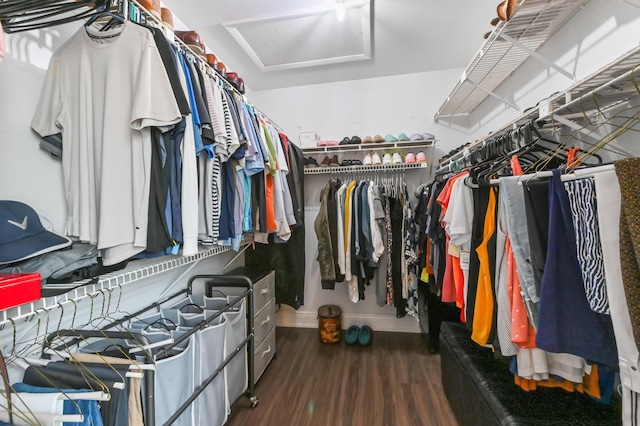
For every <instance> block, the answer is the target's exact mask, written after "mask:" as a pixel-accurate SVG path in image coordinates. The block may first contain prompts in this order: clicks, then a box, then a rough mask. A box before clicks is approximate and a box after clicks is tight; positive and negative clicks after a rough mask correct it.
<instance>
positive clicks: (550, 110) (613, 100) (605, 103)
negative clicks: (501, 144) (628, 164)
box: [438, 47, 640, 172]
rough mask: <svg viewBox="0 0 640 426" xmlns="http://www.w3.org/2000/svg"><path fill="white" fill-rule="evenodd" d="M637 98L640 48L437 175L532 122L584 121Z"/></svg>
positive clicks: (546, 102)
mask: <svg viewBox="0 0 640 426" xmlns="http://www.w3.org/2000/svg"><path fill="white" fill-rule="evenodd" d="M638 96H640V47H636V48H634V49H632V50H630V51H629V52H627V53H625V54H624V55H622V56H621V57H619V58H618V59H616V60H615V61H613V62H611V63H610V64H608V65H606V66H605V67H603V68H601V69H600V70H598V71H596V72H595V73H593V74H591V75H590V76H588V77H586V78H584V79H583V80H581V81H580V82H578V83H576V84H574V85H573V86H571V87H570V88H569V89H567V90H565V91H563V92H558V93H556V94H554V95H552V96H550V97H549V98H547V99H544V100H542V101H540V102H539V103H538V105H536V107H534V108H530V109H528V110H527V111H525V112H524V113H523V114H522V115H521V116H519V117H518V118H516V119H515V120H513V121H511V122H509V123H507V124H505V125H504V126H502V127H501V128H500V129H499V130H498V131H496V132H494V133H492V134H491V136H490V137H489V138H487V139H485V140H484V141H479V142H478V143H475V144H473V145H471V146H470V147H469V148H467V149H465V150H462V151H460V152H459V153H457V154H454V155H453V156H452V157H450V158H449V159H447V161H446V162H444V163H442V164H440V165H439V166H438V172H444V171H447V170H450V168H451V164H452V163H454V162H456V161H458V160H462V159H464V158H466V157H468V155H469V154H470V153H471V152H473V151H474V150H477V149H479V148H480V147H481V146H483V144H484V143H487V142H490V141H491V140H494V139H496V138H498V137H500V136H502V135H503V134H505V133H506V132H509V131H511V130H512V129H514V128H517V127H519V126H521V125H523V124H525V123H527V122H530V121H532V120H538V121H539V122H540V121H545V120H549V119H553V117H557V116H561V117H571V116H576V117H581V118H583V117H587V116H589V115H590V114H593V113H595V112H598V111H605V110H607V109H609V108H611V107H614V106H616V105H619V104H620V103H622V102H625V101H627V100H628V99H631V98H637V97H638Z"/></svg>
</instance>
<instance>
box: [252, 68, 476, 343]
mask: <svg viewBox="0 0 640 426" xmlns="http://www.w3.org/2000/svg"><path fill="white" fill-rule="evenodd" d="M461 72H462V70H461V69H455V70H446V71H437V72H429V73H419V74H408V75H402V76H392V77H382V78H374V79H365V80H355V81H344V82H338V83H329V84H320V85H312V86H301V87H291V88H287V89H277V90H268V91H254V92H253V93H252V97H251V99H252V101H254V102H255V103H256V104H257V105H260V107H261V108H262V109H263V111H267V112H268V114H269V116H270V117H271V118H272V119H273V120H274V121H276V122H277V123H278V124H279V125H280V126H282V127H283V128H284V130H285V131H286V132H287V134H288V135H289V136H290V137H291V139H292V140H294V141H297V139H298V134H299V133H301V132H309V131H313V132H316V133H317V134H319V135H320V137H321V138H322V139H336V140H338V141H339V140H341V139H342V138H344V137H345V136H353V135H358V136H360V137H364V136H366V135H370V136H373V135H375V134H381V135H382V136H384V135H386V134H388V133H391V134H393V135H395V136H397V135H398V133H400V132H404V133H406V134H407V135H409V136H410V135H411V134H412V133H416V132H419V133H424V132H429V133H433V134H435V136H436V137H437V138H438V139H439V140H440V141H439V142H438V143H439V144H440V145H441V146H442V147H444V149H445V150H446V151H448V150H450V149H451V148H452V147H455V146H458V145H460V144H462V143H464V142H466V141H467V139H468V137H467V135H465V134H464V133H463V132H460V131H456V130H454V129H451V128H449V127H447V126H443V125H440V124H435V123H433V122H432V117H433V114H434V113H435V111H436V110H437V109H438V107H439V106H440V104H441V103H442V100H443V99H444V98H445V97H446V95H447V93H448V91H449V89H450V87H452V86H453V85H454V84H455V81H456V80H457V78H458V77H459V76H460V74H461ZM437 151H438V153H437V154H436V155H433V156H432V157H433V158H432V159H434V158H435V159H437V158H439V156H440V155H441V154H442V148H439V149H438V150H437ZM429 153H430V151H429V150H427V154H429ZM360 157H361V156H360ZM317 158H318V161H320V160H321V159H322V156H317ZM328 178H329V177H328V175H306V176H305V204H306V209H305V221H306V222H305V228H306V229H305V231H306V244H305V249H306V279H305V305H304V306H302V307H301V308H300V309H299V310H298V311H297V313H293V312H292V311H290V310H288V309H287V308H286V307H285V308H283V310H282V311H281V312H280V314H279V321H280V324H282V325H291V324H296V325H298V326H308V327H315V326H316V325H317V319H316V316H317V309H318V307H319V306H320V305H323V304H329V303H330V304H337V305H339V306H341V307H342V309H343V323H344V325H345V326H348V325H351V324H359V325H361V324H369V325H372V326H373V328H374V330H388V331H413V332H417V331H418V325H417V321H416V320H415V319H414V318H413V317H409V316H408V317H406V318H404V319H400V320H399V319H397V318H396V314H395V308H392V307H383V308H381V307H379V306H378V305H377V304H376V303H375V288H374V286H371V287H368V288H367V290H366V292H365V300H364V301H360V302H358V303H357V304H354V303H352V302H350V301H349V299H348V292H347V287H346V284H345V283H338V284H336V290H323V289H322V288H321V286H320V271H319V268H318V262H317V261H316V256H317V254H318V248H317V238H316V234H315V231H314V228H313V221H314V220H315V218H316V216H317V214H318V210H319V205H320V204H319V196H320V190H321V189H322V187H323V185H325V184H326V183H327V180H328ZM404 178H405V180H406V181H407V183H408V185H409V188H410V189H411V188H415V187H416V186H417V185H418V184H419V183H420V182H425V181H427V180H428V178H429V174H428V172H427V171H424V170H422V169H418V170H409V171H406V172H405V174H404Z"/></svg>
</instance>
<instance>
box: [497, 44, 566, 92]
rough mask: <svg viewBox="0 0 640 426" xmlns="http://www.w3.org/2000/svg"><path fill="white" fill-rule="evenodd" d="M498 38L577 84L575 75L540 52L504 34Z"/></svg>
mask: <svg viewBox="0 0 640 426" xmlns="http://www.w3.org/2000/svg"><path fill="white" fill-rule="evenodd" d="M498 37H501V38H502V39H504V40H506V41H508V42H509V43H511V44H512V45H514V46H516V47H518V48H520V49H522V50H524V51H525V52H527V53H528V54H529V55H530V56H532V57H534V58H536V59H537V60H538V61H540V62H542V63H543V64H545V65H546V66H548V67H551V68H553V69H554V70H556V71H558V72H559V73H560V74H562V75H564V76H565V77H567V78H568V79H570V80H571V81H573V82H574V83H575V82H576V76H575V75H574V74H571V73H570V72H569V71H567V70H565V69H564V68H562V67H561V66H559V65H557V64H555V63H554V62H551V61H550V60H548V59H547V58H545V57H544V56H542V55H541V54H539V53H538V52H536V51H534V50H531V49H529V48H528V47H527V46H525V45H524V44H522V43H520V42H519V41H518V40H516V39H514V38H513V37H509V36H508V35H506V34H504V33H503V32H501V33H500V34H498Z"/></svg>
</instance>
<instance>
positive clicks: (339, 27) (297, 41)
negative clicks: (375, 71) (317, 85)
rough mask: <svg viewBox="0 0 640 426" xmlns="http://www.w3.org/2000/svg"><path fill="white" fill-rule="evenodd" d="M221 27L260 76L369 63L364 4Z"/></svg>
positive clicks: (368, 25)
mask: <svg viewBox="0 0 640 426" xmlns="http://www.w3.org/2000/svg"><path fill="white" fill-rule="evenodd" d="M345 6H346V14H345V19H344V20H343V21H338V19H337V16H336V9H335V7H328V8H323V9H317V10H304V11H296V12H292V13H289V14H286V15H278V16H272V17H266V18H259V19H253V20H248V21H242V22H235V23H227V24H223V25H224V27H225V28H226V29H227V31H228V32H229V33H230V34H231V36H232V37H233V38H234V39H235V40H236V41H237V42H238V44H239V45H240V46H241V47H242V49H244V51H245V52H246V53H247V55H249V57H250V58H251V59H252V60H253V62H254V63H255V64H256V65H257V66H258V67H259V68H260V69H261V70H263V71H276V70H284V69H293V68H307V67H315V66H318V65H327V64H337V63H344V62H353V61H362V60H367V59H371V25H372V19H371V8H370V5H369V1H368V0H367V1H365V2H349V3H345Z"/></svg>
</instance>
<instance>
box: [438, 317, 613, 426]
mask: <svg viewBox="0 0 640 426" xmlns="http://www.w3.org/2000/svg"><path fill="white" fill-rule="evenodd" d="M440 354H441V365H442V366H441V371H442V386H443V388H444V393H445V395H446V396H447V399H448V400H449V404H450V405H451V408H452V409H453V412H454V414H455V416H456V419H457V420H458V423H459V424H460V426H478V425H482V426H489V425H504V426H506V425H509V426H511V425H527V426H529V425H531V426H534V425H535V426H538V425H558V426H560V425H562V426H568V425H571V426H573V425H621V424H622V419H621V410H622V408H621V405H620V401H619V400H615V401H614V402H613V404H611V405H604V404H601V403H599V402H597V401H594V400H592V399H590V398H589V397H588V396H587V395H583V394H580V393H577V392H574V393H569V392H566V391H564V390H562V389H549V388H538V389H537V390H535V391H532V392H525V391H524V390H522V389H521V388H520V387H518V386H517V385H516V384H515V383H514V381H513V376H512V375H511V373H509V366H508V362H507V360H506V359H504V358H498V357H496V356H495V355H494V354H493V352H492V350H491V349H489V348H483V347H481V346H479V345H477V344H476V343H475V342H473V341H472V340H471V332H470V331H469V330H467V329H466V328H465V326H464V325H462V324H454V323H443V324H442V327H441V332H440Z"/></svg>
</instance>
